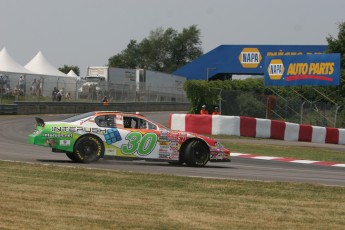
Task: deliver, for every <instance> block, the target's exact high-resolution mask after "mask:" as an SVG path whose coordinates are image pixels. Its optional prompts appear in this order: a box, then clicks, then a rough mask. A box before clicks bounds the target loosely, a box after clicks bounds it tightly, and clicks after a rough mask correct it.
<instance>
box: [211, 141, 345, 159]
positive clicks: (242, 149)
mask: <svg viewBox="0 0 345 230" xmlns="http://www.w3.org/2000/svg"><path fill="white" fill-rule="evenodd" d="M213 137H214V138H215V139H218V140H220V142H221V143H222V144H223V145H224V147H226V148H228V149H230V151H231V152H239V153H249V154H254V155H264V156H273V157H291V158H298V159H306V160H315V161H331V162H341V163H345V151H344V150H335V149H330V148H327V144H325V145H324V147H320V146H315V147H310V146H308V147H306V146H291V145H288V144H286V145H276V144H274V141H272V144H267V143H257V142H255V143H254V142H251V140H259V139H258V138H250V137H235V136H224V135H219V136H213ZM245 140H248V142H245ZM343 149H345V148H343Z"/></svg>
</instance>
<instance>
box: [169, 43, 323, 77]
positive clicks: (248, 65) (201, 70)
mask: <svg viewBox="0 0 345 230" xmlns="http://www.w3.org/2000/svg"><path fill="white" fill-rule="evenodd" d="M326 50H327V45H221V46H218V47H217V48H215V49H213V50H211V51H209V52H208V53H206V54H204V55H202V56H201V57H199V58H198V59H196V60H193V61H192V62H190V63H188V64H187V65H185V66H183V67H181V68H180V69H178V70H176V71H175V72H174V73H173V74H176V75H180V76H184V77H186V78H187V80H208V79H210V78H212V77H213V76H216V75H217V74H220V75H224V74H228V75H230V76H231V75H264V65H265V59H266V58H267V57H282V56H296V55H297V56H299V55H305V54H323V53H325V51H326Z"/></svg>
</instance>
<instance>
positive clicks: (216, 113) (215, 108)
mask: <svg viewBox="0 0 345 230" xmlns="http://www.w3.org/2000/svg"><path fill="white" fill-rule="evenodd" d="M212 115H220V112H219V108H218V107H217V106H216V107H214V111H213V113H212Z"/></svg>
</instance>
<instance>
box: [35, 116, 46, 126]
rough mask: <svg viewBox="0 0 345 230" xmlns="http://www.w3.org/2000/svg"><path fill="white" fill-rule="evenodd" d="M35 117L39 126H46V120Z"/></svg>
mask: <svg viewBox="0 0 345 230" xmlns="http://www.w3.org/2000/svg"><path fill="white" fill-rule="evenodd" d="M35 119H36V124H37V126H41V127H44V126H45V123H44V121H43V119H42V118H39V117H35Z"/></svg>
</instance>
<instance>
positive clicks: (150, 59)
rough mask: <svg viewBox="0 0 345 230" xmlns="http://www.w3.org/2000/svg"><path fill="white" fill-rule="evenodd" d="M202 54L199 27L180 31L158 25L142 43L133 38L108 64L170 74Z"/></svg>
mask: <svg viewBox="0 0 345 230" xmlns="http://www.w3.org/2000/svg"><path fill="white" fill-rule="evenodd" d="M202 54H203V52H202V49H201V40H200V30H199V29H197V27H196V26H195V25H193V26H190V27H189V28H184V29H183V30H182V32H181V33H178V32H177V31H176V30H174V29H172V28H168V29H166V30H164V29H163V28H157V29H156V30H153V31H151V32H150V35H149V36H148V37H147V38H144V39H143V40H142V41H141V42H140V43H138V42H137V41H136V40H131V41H130V42H129V44H128V45H127V48H126V49H125V50H122V51H121V53H120V54H116V55H114V56H112V57H110V58H109V60H108V66H110V67H119V68H131V69H134V68H143V69H149V70H155V71H161V72H167V73H171V72H173V71H174V70H176V69H178V68H180V67H182V66H184V65H185V64H187V63H189V62H191V61H192V60H194V59H196V58H198V57H199V56H201V55H202Z"/></svg>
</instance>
